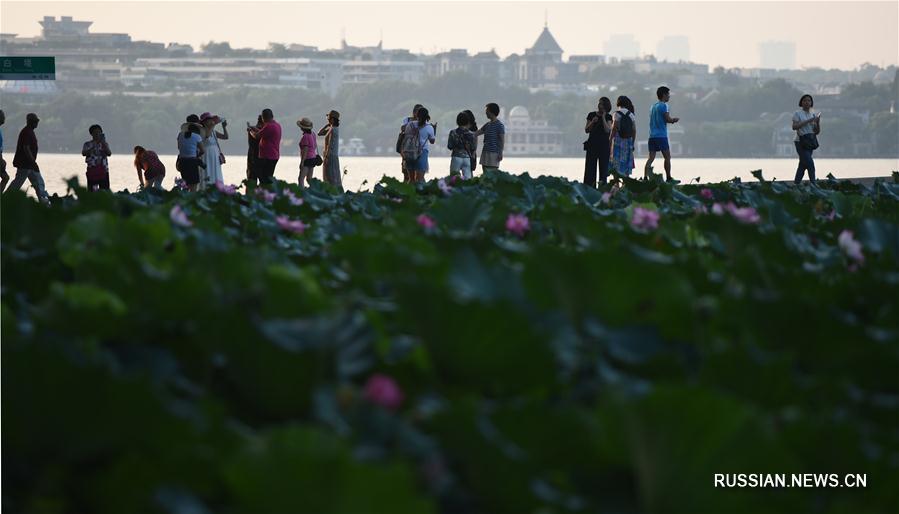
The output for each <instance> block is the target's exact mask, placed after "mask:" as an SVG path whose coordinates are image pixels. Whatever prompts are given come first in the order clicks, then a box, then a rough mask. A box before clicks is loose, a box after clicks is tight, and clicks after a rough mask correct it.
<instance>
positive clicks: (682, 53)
mask: <svg viewBox="0 0 899 514" xmlns="http://www.w3.org/2000/svg"><path fill="white" fill-rule="evenodd" d="M655 56H656V59H658V60H660V61H671V62H680V61H684V62H686V61H689V60H690V38H688V37H687V36H665V37H663V38H662V40H661V41H659V44H658V46H657V47H656V54H655Z"/></svg>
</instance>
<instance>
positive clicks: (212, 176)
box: [200, 112, 228, 187]
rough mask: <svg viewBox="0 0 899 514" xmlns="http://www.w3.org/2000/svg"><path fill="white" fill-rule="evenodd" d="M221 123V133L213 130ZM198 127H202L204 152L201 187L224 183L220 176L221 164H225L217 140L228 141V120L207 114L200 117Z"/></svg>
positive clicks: (223, 177) (221, 175) (222, 177)
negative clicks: (203, 172)
mask: <svg viewBox="0 0 899 514" xmlns="http://www.w3.org/2000/svg"><path fill="white" fill-rule="evenodd" d="M219 123H221V125H222V131H221V132H219V131H217V130H215V126H216V125H218V124H219ZM200 125H202V126H203V130H202V131H201V136H202V137H203V148H205V149H206V152H205V153H204V154H203V162H205V163H206V174H205V180H203V181H202V183H201V187H204V186H214V185H215V184H216V182H222V183H224V182H225V176H224V175H223V174H222V164H225V154H224V153H222V147H221V146H219V139H228V120H225V119H222V118H221V117H219V116H216V115H214V114H212V113H209V112H204V113H203V114H201V115H200Z"/></svg>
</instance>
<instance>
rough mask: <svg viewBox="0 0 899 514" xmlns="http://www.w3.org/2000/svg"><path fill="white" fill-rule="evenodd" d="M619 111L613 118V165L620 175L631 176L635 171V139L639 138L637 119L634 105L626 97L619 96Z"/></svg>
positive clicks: (611, 133) (617, 104) (617, 103)
mask: <svg viewBox="0 0 899 514" xmlns="http://www.w3.org/2000/svg"><path fill="white" fill-rule="evenodd" d="M615 105H616V106H617V107H618V110H617V111H615V114H614V116H613V117H612V129H611V132H610V137H609V139H610V141H611V143H610V145H611V151H610V152H609V154H610V157H611V161H612V162H611V165H612V167H613V168H615V169H616V170H618V173H620V174H621V175H625V176H628V177H629V176H630V174H631V171H633V169H634V138H636V137H637V119H636V118H635V117H634V104H633V102H631V99H630V98H628V97H626V96H619V97H618V101H617V102H615Z"/></svg>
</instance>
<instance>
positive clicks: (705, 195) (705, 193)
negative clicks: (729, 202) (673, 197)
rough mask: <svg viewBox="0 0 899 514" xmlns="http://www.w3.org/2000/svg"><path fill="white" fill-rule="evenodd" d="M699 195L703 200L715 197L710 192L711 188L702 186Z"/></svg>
mask: <svg viewBox="0 0 899 514" xmlns="http://www.w3.org/2000/svg"><path fill="white" fill-rule="evenodd" d="M699 196H701V197H702V198H703V199H704V200H713V199H714V198H715V194H714V193H712V190H711V189H709V188H707V187H704V188H702V189H701V190H700V191H699Z"/></svg>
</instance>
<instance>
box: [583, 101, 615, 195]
mask: <svg viewBox="0 0 899 514" xmlns="http://www.w3.org/2000/svg"><path fill="white" fill-rule="evenodd" d="M611 112H612V101H611V100H609V99H608V98H606V97H605V96H604V97H602V98H600V99H599V102H597V104H596V110H595V111H593V112H591V113H588V114H587V123H586V125H584V132H586V133H587V140H586V141H584V151H586V152H587V158H586V161H585V163H584V184H586V185H588V186H590V187H596V167H597V165H598V166H599V182H600V183H602V184H605V183H606V180H607V178H608V176H609V133H610V132H612V114H611Z"/></svg>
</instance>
